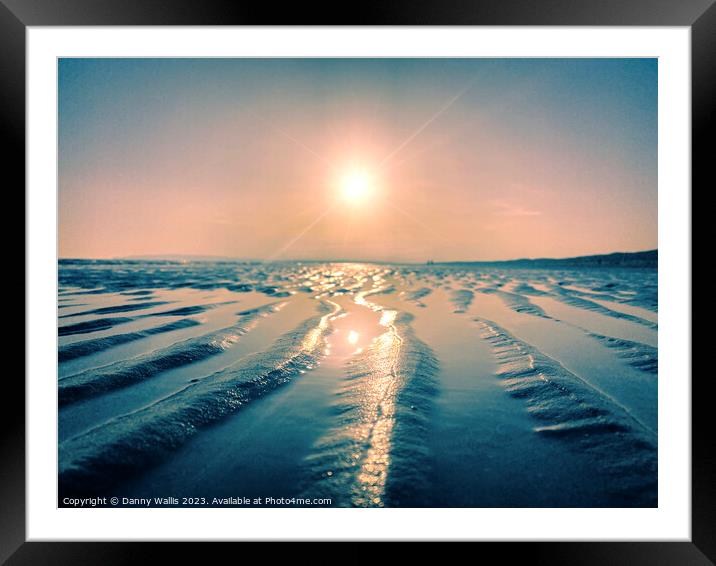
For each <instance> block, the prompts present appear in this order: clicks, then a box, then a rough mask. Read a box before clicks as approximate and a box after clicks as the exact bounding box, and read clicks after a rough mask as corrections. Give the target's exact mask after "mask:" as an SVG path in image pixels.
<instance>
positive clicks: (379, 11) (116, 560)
mask: <svg viewBox="0 0 716 566" xmlns="http://www.w3.org/2000/svg"><path fill="white" fill-rule="evenodd" d="M266 24H271V25H307V24H311V25H345V24H350V25H461V26H467V25H470V26H472V25H570V26H574V25H579V26H688V27H690V28H691V57H692V61H691V65H692V75H691V78H692V185H693V186H696V185H702V186H703V189H704V190H705V189H706V187H707V182H708V181H709V180H711V183H710V184H709V185H710V186H713V179H709V177H712V175H711V174H710V172H711V163H710V161H712V160H713V157H712V156H711V151H710V150H709V148H710V144H709V141H710V140H709V139H708V137H707V136H708V135H709V132H713V130H714V115H715V114H714V100H716V4H714V0H680V1H677V0H621V1H619V0H601V1H597V0H592V1H589V0H531V1H530V0H490V1H476V0H439V1H438V0H422V1H410V0H400V1H396V0H393V1H391V2H374V3H368V4H367V3H361V5H360V6H356V7H355V9H350V10H347V9H346V6H345V5H341V4H340V3H336V4H334V7H333V8H326V7H324V6H322V5H320V4H318V3H317V4H315V5H306V4H304V3H295V4H284V5H282V6H281V8H280V9H277V8H276V7H275V6H273V5H272V4H267V3H250V4H249V3H244V2H240V1H238V2H237V1H233V2H232V1H216V0H203V1H202V2H191V1H189V0H172V1H171V2H166V1H163V0H123V1H122V2H119V1H111V0H0V43H1V44H2V47H1V48H0V70H1V72H0V81H1V83H2V87H1V88H0V116H1V119H2V122H1V124H2V127H1V128H0V132H2V134H1V135H2V137H3V138H4V141H5V144H4V146H5V150H4V152H3V153H4V156H5V157H6V161H5V167H4V169H5V175H4V178H5V179H7V180H8V181H7V185H6V187H7V189H6V192H5V197H6V199H9V198H10V195H11V194H19V191H15V190H13V189H14V188H15V187H19V186H24V184H25V160H24V152H25V95H26V92H25V49H26V44H25V36H26V28H27V27H28V26H66V25H73V26H90V25H94V26H98V25H102V26H105V25H106V26H114V25H266ZM692 191H693V189H692ZM692 194H693V192H692ZM16 206H17V207H22V209H23V210H24V200H23V203H22V204H21V203H16ZM18 209H19V208H18ZM5 231H6V232H7V235H6V241H10V242H11V241H12V240H9V236H10V234H9V230H8V229H6V230H5ZM15 238H16V236H15ZM18 261H19V259H18ZM18 265H19V264H18ZM26 299H27V297H26ZM18 315H19V313H18ZM17 320H20V319H19V318H18V319H17ZM31 338H32V337H30V336H27V337H26V340H31ZM8 343H9V341H8ZM8 367H9V366H8ZM18 373H19V372H13V371H10V372H6V373H5V375H4V383H3V394H2V398H3V400H4V402H3V405H4V406H3V409H2V410H1V411H0V419H1V420H2V423H1V425H0V438H1V441H0V563H7V564H10V565H20V564H103V565H110V564H123V563H126V562H130V561H131V562H137V561H139V562H149V561H157V560H162V561H166V560H167V559H169V557H170V555H171V554H172V553H174V552H177V551H178V552H181V554H182V558H183V559H184V560H191V559H192V558H199V557H200V558H201V559H202V560H204V561H206V560H207V559H210V556H211V554H212V553H213V552H214V548H211V549H210V548H209V546H208V545H205V544H202V545H198V544H183V545H182V546H181V547H179V548H178V549H177V548H176V546H172V547H171V548H170V545H169V543H138V542H129V543H81V542H72V543H70V542H62V543H60V542H52V543H50V542H47V543H40V542H25V411H24V404H21V403H19V402H17V401H11V400H19V399H22V398H24V394H25V389H24V384H23V382H22V380H20V379H19V376H18ZM676 377H679V378H682V379H686V378H690V377H691V376H672V378H676ZM710 379H711V376H710V375H708V374H706V373H704V374H702V375H700V376H699V375H696V376H694V378H693V379H692V435H693V436H692V458H693V459H692V538H691V541H690V542H648V543H641V542H599V543H598V542H588V543H575V542H570V543H558V542H544V543H482V544H483V545H485V544H489V545H491V546H490V550H493V551H494V550H497V551H498V552H499V556H500V560H501V561H507V562H510V561H513V560H525V561H529V562H530V563H532V564H627V563H629V564H649V565H658V564H669V565H670V564H679V565H686V564H714V563H716V536H715V533H716V471H715V462H716V450H715V449H714V443H713V440H712V437H711V435H710V434H709V433H710V430H711V429H712V426H711V413H712V408H711V404H712V401H711V400H710V399H711V396H710V395H708V394H707V391H706V390H707V388H708V387H709V385H708V382H709V380H710ZM316 538H317V539H320V533H316ZM223 550H226V549H223ZM230 552H234V551H233V550H230ZM363 553H365V557H366V558H369V557H370V555H373V551H371V550H370V549H364V548H360V549H358V550H356V551H355V552H354V553H352V555H353V556H355V557H356V558H358V557H359V556H362V555H363ZM332 554H333V551H330V550H328V551H325V552H323V551H322V552H321V553H320V554H319V555H315V554H314V555H313V556H314V557H315V558H317V557H320V556H325V557H326V558H329V557H330V556H331V555H332ZM343 556H345V554H344V555H343ZM237 558H238V557H237Z"/></svg>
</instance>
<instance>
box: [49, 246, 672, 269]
mask: <svg viewBox="0 0 716 566" xmlns="http://www.w3.org/2000/svg"><path fill="white" fill-rule="evenodd" d="M147 261H149V262H154V261H156V262H174V263H177V262H199V261H205V262H214V263H264V262H263V261H262V260H259V259H240V258H231V257H223V256H191V255H185V256H183V255H171V254H169V255H165V256H162V255H155V256H154V255H153V256H130V257H124V258H108V259H97V258H93V259H89V258H60V260H59V263H60V264H72V263H97V262H103V263H104V262H118V263H119V262H147ZM283 262H287V263H288V262H301V263H373V264H378V265H390V264H395V265H416V266H417V265H434V266H446V267H460V266H464V267H514V268H534V269H540V268H559V267H595V268H598V267H624V268H644V269H655V268H658V266H659V251H658V250H647V251H642V252H613V253H609V254H598V255H587V256H576V257H568V258H534V259H533V258H520V259H508V260H494V261H480V260H476V261H472V260H465V261H430V260H428V261H427V262H404V261H385V260H369V259H285V260H284V259H282V260H277V261H275V262H271V263H283Z"/></svg>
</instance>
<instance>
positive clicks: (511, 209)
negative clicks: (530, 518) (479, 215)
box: [492, 200, 542, 217]
mask: <svg viewBox="0 0 716 566" xmlns="http://www.w3.org/2000/svg"><path fill="white" fill-rule="evenodd" d="M492 207H493V210H492V215H493V216H512V217H514V216H539V215H540V214H542V212H541V211H539V210H533V209H531V208H527V207H525V206H522V205H519V204H515V203H513V202H509V201H505V200H494V201H492Z"/></svg>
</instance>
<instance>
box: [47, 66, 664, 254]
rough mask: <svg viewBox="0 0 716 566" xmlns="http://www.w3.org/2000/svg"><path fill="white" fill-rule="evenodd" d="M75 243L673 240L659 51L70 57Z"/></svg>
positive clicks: (358, 250)
mask: <svg viewBox="0 0 716 566" xmlns="http://www.w3.org/2000/svg"><path fill="white" fill-rule="evenodd" d="M58 65H59V79H58V89H59V91H58V96H59V117H58V120H59V121H58V124H59V155H58V159H59V187H58V198H59V253H60V257H64V258H68V257H72V258H121V257H133V256H150V255H152V256H153V255H200V256H221V257H233V258H241V259H255V260H283V259H327V260H328V259H336V260H338V259H340V260H380V261H406V262H413V261H415V262H424V261H427V260H434V261H456V260H465V261H467V260H500V259H514V258H524V257H533V258H534V257H570V256H577V255H587V254H594V253H609V252H613V251H639V250H646V249H653V248H656V247H657V60H656V59H578V58H572V59H340V58H335V59H232V58H226V59H60V60H59V63H58Z"/></svg>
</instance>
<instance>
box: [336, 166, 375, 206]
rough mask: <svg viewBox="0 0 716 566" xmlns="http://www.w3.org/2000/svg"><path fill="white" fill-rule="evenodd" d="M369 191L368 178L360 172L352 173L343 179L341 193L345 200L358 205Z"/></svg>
mask: <svg viewBox="0 0 716 566" xmlns="http://www.w3.org/2000/svg"><path fill="white" fill-rule="evenodd" d="M370 189H371V183H370V177H369V176H368V175H367V174H366V173H364V172H362V171H354V172H352V173H349V174H348V175H346V176H345V177H344V178H343V182H342V184H341V191H342V193H343V196H344V198H345V199H346V200H348V201H350V202H353V203H358V202H361V201H363V200H364V199H365V198H366V196H367V195H368V193H369V192H370Z"/></svg>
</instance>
